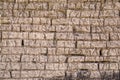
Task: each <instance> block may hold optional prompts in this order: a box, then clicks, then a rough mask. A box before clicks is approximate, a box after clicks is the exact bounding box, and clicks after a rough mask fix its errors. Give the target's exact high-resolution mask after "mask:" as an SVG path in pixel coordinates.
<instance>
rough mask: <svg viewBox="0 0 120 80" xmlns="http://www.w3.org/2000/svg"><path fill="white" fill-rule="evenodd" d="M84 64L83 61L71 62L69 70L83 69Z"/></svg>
mask: <svg viewBox="0 0 120 80" xmlns="http://www.w3.org/2000/svg"><path fill="white" fill-rule="evenodd" d="M82 66H83V64H82V63H69V65H68V70H77V69H82Z"/></svg>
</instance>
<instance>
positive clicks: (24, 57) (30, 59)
mask: <svg viewBox="0 0 120 80" xmlns="http://www.w3.org/2000/svg"><path fill="white" fill-rule="evenodd" d="M21 62H39V56H38V55H22V56H21Z"/></svg>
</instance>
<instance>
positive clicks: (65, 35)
mask: <svg viewBox="0 0 120 80" xmlns="http://www.w3.org/2000/svg"><path fill="white" fill-rule="evenodd" d="M56 39H58V40H73V39H74V34H73V33H56Z"/></svg>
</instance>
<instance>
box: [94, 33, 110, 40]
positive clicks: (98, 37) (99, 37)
mask: <svg viewBox="0 0 120 80" xmlns="http://www.w3.org/2000/svg"><path fill="white" fill-rule="evenodd" d="M108 39H109V34H107V33H106V34H104V33H99V34H97V33H96V34H92V40H108Z"/></svg>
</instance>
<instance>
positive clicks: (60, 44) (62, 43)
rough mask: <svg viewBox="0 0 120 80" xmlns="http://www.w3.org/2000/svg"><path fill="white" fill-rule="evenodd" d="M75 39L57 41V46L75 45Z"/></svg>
mask: <svg viewBox="0 0 120 80" xmlns="http://www.w3.org/2000/svg"><path fill="white" fill-rule="evenodd" d="M74 43H75V42H74V41H57V47H69V48H70V47H75V45H74Z"/></svg>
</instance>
